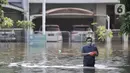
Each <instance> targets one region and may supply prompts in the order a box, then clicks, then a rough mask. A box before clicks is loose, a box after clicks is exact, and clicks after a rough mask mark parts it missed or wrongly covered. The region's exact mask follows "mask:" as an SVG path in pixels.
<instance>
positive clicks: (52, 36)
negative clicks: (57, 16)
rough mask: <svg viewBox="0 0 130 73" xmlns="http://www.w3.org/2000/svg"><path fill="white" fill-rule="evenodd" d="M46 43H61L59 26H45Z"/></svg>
mask: <svg viewBox="0 0 130 73" xmlns="http://www.w3.org/2000/svg"><path fill="white" fill-rule="evenodd" d="M46 35H47V41H62V32H61V31H60V28H59V25H46Z"/></svg>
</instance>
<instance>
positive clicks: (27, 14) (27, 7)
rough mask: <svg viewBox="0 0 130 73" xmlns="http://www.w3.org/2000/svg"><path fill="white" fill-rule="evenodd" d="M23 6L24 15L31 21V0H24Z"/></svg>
mask: <svg viewBox="0 0 130 73" xmlns="http://www.w3.org/2000/svg"><path fill="white" fill-rule="evenodd" d="M22 6H23V9H24V17H25V19H26V20H28V21H29V0H23V2H22Z"/></svg>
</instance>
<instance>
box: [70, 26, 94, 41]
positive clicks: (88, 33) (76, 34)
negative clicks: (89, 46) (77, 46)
mask: <svg viewBox="0 0 130 73" xmlns="http://www.w3.org/2000/svg"><path fill="white" fill-rule="evenodd" d="M88 37H91V38H92V39H93V40H94V32H93V31H92V29H91V28H90V27H89V25H73V31H72V32H71V41H72V42H83V41H86V39H87V38H88Z"/></svg>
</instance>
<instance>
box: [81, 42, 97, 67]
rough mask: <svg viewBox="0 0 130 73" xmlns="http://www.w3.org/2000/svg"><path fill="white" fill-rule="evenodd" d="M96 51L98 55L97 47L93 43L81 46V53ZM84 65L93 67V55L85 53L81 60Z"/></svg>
mask: <svg viewBox="0 0 130 73" xmlns="http://www.w3.org/2000/svg"><path fill="white" fill-rule="evenodd" d="M93 51H96V52H97V55H98V50H97V47H96V46H95V45H94V44H90V45H86V46H84V47H83V48H82V53H89V52H93ZM83 63H84V66H89V67H94V64H95V56H90V55H85V56H84V60H83Z"/></svg>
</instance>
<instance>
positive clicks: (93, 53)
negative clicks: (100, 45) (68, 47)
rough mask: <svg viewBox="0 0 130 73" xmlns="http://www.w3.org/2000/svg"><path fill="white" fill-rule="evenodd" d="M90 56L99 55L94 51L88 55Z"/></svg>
mask: <svg viewBox="0 0 130 73" xmlns="http://www.w3.org/2000/svg"><path fill="white" fill-rule="evenodd" d="M88 54H89V55H90V56H95V55H97V52H96V51H93V52H89V53H88Z"/></svg>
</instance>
